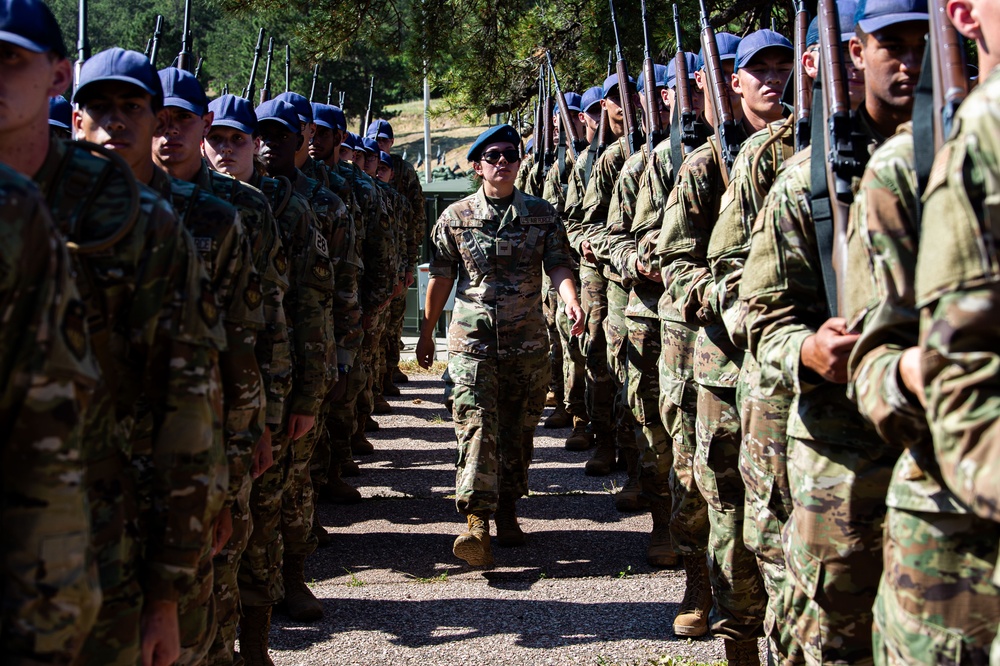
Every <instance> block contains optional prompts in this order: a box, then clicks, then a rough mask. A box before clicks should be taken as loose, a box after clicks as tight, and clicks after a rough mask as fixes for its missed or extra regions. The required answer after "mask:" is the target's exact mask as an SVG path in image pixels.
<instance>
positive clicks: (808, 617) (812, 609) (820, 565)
mask: <svg viewBox="0 0 1000 666" xmlns="http://www.w3.org/2000/svg"><path fill="white" fill-rule="evenodd" d="M897 457H898V455H897V452H896V451H892V450H889V451H887V450H885V449H884V448H883V449H859V448H854V447H847V446H837V445H835V444H834V445H828V444H824V443H822V442H815V441H806V440H801V439H798V438H794V437H791V438H789V443H788V484H789V487H790V488H791V491H792V515H791V517H790V518H789V520H788V523H787V524H786V525H785V529H784V531H783V532H782V535H781V538H782V548H783V550H784V552H785V565H786V567H787V572H788V574H787V575H788V580H787V584H786V586H785V594H786V599H785V604H784V607H785V608H786V609H787V613H788V614H787V616H786V617H785V618H784V622H785V623H786V624H787V625H788V626H789V627H790V631H791V632H792V634H793V636H794V638H795V641H796V643H798V644H799V645H800V646H801V648H802V650H803V652H804V654H805V659H806V663H807V664H810V665H812V664H845V665H846V664H852V665H862V664H871V663H873V660H872V630H871V627H872V621H873V615H872V610H871V609H872V606H873V605H874V603H875V594H876V592H877V591H878V584H879V578H880V577H881V575H882V526H883V521H884V519H885V513H886V507H885V500H886V493H887V491H888V488H889V481H890V478H891V476H892V468H893V466H894V464H895V462H896V458H897Z"/></svg>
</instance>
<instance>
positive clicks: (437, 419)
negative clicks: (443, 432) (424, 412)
mask: <svg viewBox="0 0 1000 666" xmlns="http://www.w3.org/2000/svg"><path fill="white" fill-rule="evenodd" d="M427 422H428V423H430V424H431V425H444V424H445V423H447V421H445V419H444V417H443V416H441V415H440V414H435V415H434V416H432V417H430V418H429V419H427Z"/></svg>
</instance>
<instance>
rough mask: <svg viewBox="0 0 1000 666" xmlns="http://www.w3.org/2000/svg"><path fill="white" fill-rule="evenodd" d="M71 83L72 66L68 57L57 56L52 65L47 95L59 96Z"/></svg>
mask: <svg viewBox="0 0 1000 666" xmlns="http://www.w3.org/2000/svg"><path fill="white" fill-rule="evenodd" d="M71 83H73V67H72V65H70V62H69V59H68V58H58V59H56V60H55V61H54V62H53V66H52V83H51V85H50V86H49V97H59V96H60V95H62V94H63V93H64V92H66V90H67V89H68V88H69V86H70V84H71Z"/></svg>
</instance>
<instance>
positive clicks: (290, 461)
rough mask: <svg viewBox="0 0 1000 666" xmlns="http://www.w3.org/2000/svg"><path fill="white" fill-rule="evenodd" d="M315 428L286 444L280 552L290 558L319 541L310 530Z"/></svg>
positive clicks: (306, 552) (309, 550) (308, 551)
mask: <svg viewBox="0 0 1000 666" xmlns="http://www.w3.org/2000/svg"><path fill="white" fill-rule="evenodd" d="M319 430H320V428H317V427H313V429H312V430H310V431H309V432H308V433H306V434H305V435H304V436H302V437H300V438H298V439H297V440H295V441H293V442H291V443H290V444H289V447H288V448H289V450H288V457H287V459H286V464H285V482H284V487H283V488H282V489H281V538H282V540H283V541H284V552H285V553H287V554H288V555H290V556H293V557H294V556H302V557H306V556H308V555H311V554H312V553H313V551H315V550H316V548H317V547H319V540H318V539H317V538H316V535H315V534H313V531H312V525H313V513H315V511H316V496H315V494H314V493H313V482H312V476H311V475H310V473H309V471H310V465H311V463H312V457H313V451H315V450H316V442H317V440H319Z"/></svg>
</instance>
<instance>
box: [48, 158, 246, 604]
mask: <svg viewBox="0 0 1000 666" xmlns="http://www.w3.org/2000/svg"><path fill="white" fill-rule="evenodd" d="M70 145H71V144H63V143H61V142H53V143H52V144H51V145H50V147H49V154H48V156H47V157H46V160H45V163H44V164H43V165H42V168H41V169H40V170H39V171H38V173H37V174H36V176H35V181H36V182H37V183H38V184H39V186H40V187H41V189H42V191H43V192H44V193H45V195H46V198H47V199H48V201H49V206H50V209H51V210H52V217H53V220H54V221H55V222H56V224H57V225H58V227H59V229H60V232H61V233H62V234H63V236H64V237H66V238H67V239H69V240H70V241H72V242H75V243H77V244H80V245H86V244H89V243H91V242H94V241H99V240H104V239H107V238H109V237H111V235H112V234H114V233H115V232H116V231H118V230H120V229H121V228H122V225H123V224H124V222H123V220H126V219H127V211H128V210H129V207H130V205H132V202H133V200H134V196H133V194H134V195H135V196H138V198H139V201H138V211H137V215H136V217H135V220H134V223H133V225H132V228H131V230H130V231H128V232H127V233H125V235H124V236H123V237H122V238H121V239H120V240H119V241H118V242H117V243H116V244H115V245H114V246H113V247H111V248H106V249H105V248H95V249H93V250H87V251H85V252H77V253H75V254H74V267H75V268H76V274H77V282H78V284H80V285H81V292H82V293H83V294H84V296H83V299H84V302H85V303H87V305H88V311H89V321H90V322H91V323H93V324H94V325H93V326H91V327H90V331H91V335H92V343H93V345H94V351H95V356H97V357H98V358H99V359H102V360H101V373H102V375H103V378H104V382H105V383H107V384H108V385H109V387H110V389H109V390H110V391H111V393H112V396H113V399H114V401H115V411H116V417H114V418H115V421H116V423H117V424H121V427H122V428H126V427H127V424H128V423H131V422H134V420H135V419H136V418H137V417H138V413H137V401H136V396H140V395H141V396H142V397H143V400H144V401H145V404H146V406H147V407H148V409H149V410H150V411H151V412H152V413H153V414H154V416H155V418H154V424H155V428H154V430H153V432H152V460H153V487H152V489H151V490H152V494H153V500H154V502H155V503H156V505H157V507H158V509H159V510H158V511H157V512H156V515H155V516H154V517H153V520H154V524H152V525H149V526H147V527H148V529H147V534H148V539H147V543H146V545H147V550H146V554H145V556H144V558H143V567H144V568H143V571H142V577H143V588H144V591H145V594H146V596H147V598H148V599H159V600H173V601H176V600H177V599H178V598H179V597H180V595H182V594H186V593H188V592H189V591H190V590H192V589H194V588H195V587H196V580H195V576H196V568H197V563H198V560H199V557H200V555H201V552H202V549H203V547H204V545H205V543H206V542H207V540H208V539H209V538H210V532H211V530H210V526H211V524H212V522H213V521H214V519H215V516H216V515H217V514H218V512H219V509H220V508H221V506H222V502H223V499H224V495H225V471H226V468H225V454H224V450H223V446H222V441H221V437H218V436H217V428H219V427H220V426H221V424H220V420H221V418H222V413H221V400H222V398H221V395H220V393H219V385H218V372H219V370H218V350H219V349H222V348H224V347H225V343H226V340H225V333H224V331H223V328H222V324H221V322H220V320H219V316H218V305H217V303H216V300H215V293H214V292H213V291H212V289H211V282H210V280H209V279H208V276H207V275H206V273H205V269H204V267H203V266H202V263H201V262H200V261H199V260H198V253H197V250H196V249H195V247H194V242H193V240H192V238H191V235H190V234H189V233H188V232H187V231H186V230H185V229H184V227H183V226H182V225H181V224H180V222H179V221H178V219H177V217H176V216H175V215H174V211H173V209H172V208H171V207H170V205H169V204H168V203H166V202H165V201H164V200H163V199H161V198H160V197H159V196H157V195H156V194H155V193H154V192H153V191H152V190H150V189H149V188H147V187H144V186H142V185H139V184H136V187H137V189H136V190H135V191H134V192H133V191H132V190H131V187H132V184H134V183H135V181H134V179H132V176H131V172H130V171H129V172H127V173H122V172H118V173H115V168H114V167H113V163H112V162H110V161H109V160H107V159H104V158H100V157H96V156H94V155H92V154H90V152H89V151H88V150H80V149H73V148H70ZM123 168H127V167H124V166H123ZM108 173H110V174H111V177H107V174H108ZM100 183H103V185H102V186H101V187H100V188H99V189H96V188H98V184H100ZM95 195H96V196H95ZM104 336H106V337H104ZM102 337H104V341H103V342H99V340H100V339H101V338H102ZM114 429H115V428H114V424H112V426H111V427H110V428H109V432H111V431H113V430H114ZM121 434H122V435H124V436H125V437H127V436H128V433H127V432H122V433H121ZM88 439H89V438H88ZM91 442H92V443H95V444H99V445H100V446H103V447H104V448H103V450H97V451H88V452H87V457H88V459H91V460H98V459H103V458H106V457H107V456H109V455H111V454H113V453H114V452H115V451H119V452H120V451H121V446H122V445H123V444H122V440H121V439H115V438H113V437H111V436H109V437H107V438H106V439H104V440H103V441H102V442H101V443H98V442H93V440H91ZM220 471H221V472H222V473H223V474H222V476H219V473H220ZM130 499H133V498H130Z"/></svg>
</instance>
